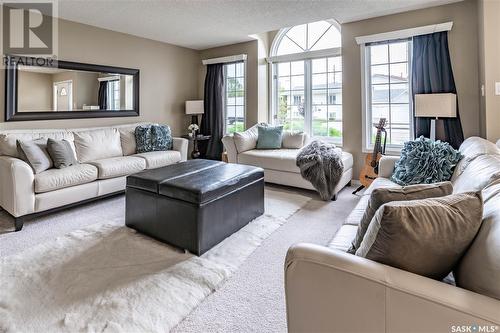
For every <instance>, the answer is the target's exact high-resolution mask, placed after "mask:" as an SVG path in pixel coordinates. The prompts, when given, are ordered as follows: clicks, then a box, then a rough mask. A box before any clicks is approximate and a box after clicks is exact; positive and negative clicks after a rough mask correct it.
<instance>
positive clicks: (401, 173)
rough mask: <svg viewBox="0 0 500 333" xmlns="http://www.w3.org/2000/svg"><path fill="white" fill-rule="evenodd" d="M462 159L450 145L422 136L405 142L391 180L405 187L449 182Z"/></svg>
mask: <svg viewBox="0 0 500 333" xmlns="http://www.w3.org/2000/svg"><path fill="white" fill-rule="evenodd" d="M461 158H462V154H461V153H460V152H459V151H458V150H455V149H454V148H453V147H452V146H450V145H449V143H447V142H441V141H439V140H437V141H432V140H430V139H426V138H424V137H423V136H421V137H420V138H418V139H415V140H413V141H408V142H405V144H404V147H403V149H402V150H401V158H400V159H399V160H398V161H397V162H396V165H395V168H394V173H393V174H392V177H391V180H392V181H393V182H395V183H397V184H399V185H403V186H406V185H412V184H431V183H438V182H443V181H448V180H450V179H451V176H452V175H453V169H454V168H455V166H456V165H457V163H458V162H459V161H460V159H461Z"/></svg>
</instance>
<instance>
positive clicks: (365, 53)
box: [360, 38, 414, 155]
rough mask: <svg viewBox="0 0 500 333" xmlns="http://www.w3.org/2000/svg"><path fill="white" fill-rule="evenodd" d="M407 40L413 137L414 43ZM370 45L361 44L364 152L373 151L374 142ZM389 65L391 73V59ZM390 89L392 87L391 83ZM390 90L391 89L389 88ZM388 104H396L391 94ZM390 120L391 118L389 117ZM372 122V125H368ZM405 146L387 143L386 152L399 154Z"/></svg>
mask: <svg viewBox="0 0 500 333" xmlns="http://www.w3.org/2000/svg"><path fill="white" fill-rule="evenodd" d="M400 41H404V39H399V38H398V39H391V40H387V41H383V42H379V43H381V44H382V43H387V44H390V43H396V42H400ZM406 42H408V45H407V52H408V59H407V62H408V64H407V67H408V95H409V96H410V98H409V101H408V104H409V112H410V114H409V124H408V127H409V139H411V138H413V135H414V134H413V133H414V119H413V98H411V96H413V94H412V90H411V80H412V76H411V67H412V61H413V55H412V43H411V39H407V40H406ZM369 51H370V46H369V45H368V46H367V45H366V44H361V45H360V52H361V94H362V112H363V114H362V120H363V121H362V141H363V146H362V151H363V153H372V152H373V148H374V144H372V143H371V142H370V141H371V134H372V130H373V126H372V124H371V123H372V108H371V105H372V104H371V100H372V96H371V86H372V84H371V54H370V52H369ZM388 61H389V62H388V63H387V64H388V66H389V75H390V64H392V63H391V62H390V59H388ZM389 82H390V81H389ZM388 85H389V89H390V84H389V83H388ZM389 91H390V90H389ZM388 104H389V105H391V104H394V103H391V100H390V95H389V101H388ZM388 120H389V119H388ZM368 124H370V127H369V126H368ZM402 148H403V144H387V146H386V153H387V154H396V155H399V154H400V153H401V149H402Z"/></svg>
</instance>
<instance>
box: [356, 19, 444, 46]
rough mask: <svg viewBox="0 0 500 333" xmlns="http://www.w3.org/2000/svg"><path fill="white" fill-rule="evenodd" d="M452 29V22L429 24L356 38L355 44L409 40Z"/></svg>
mask: <svg viewBox="0 0 500 333" xmlns="http://www.w3.org/2000/svg"><path fill="white" fill-rule="evenodd" d="M452 27H453V22H445V23H438V24H431V25H426V26H422V27H416V28H410V29H403V30H397V31H389V32H383V33H380V34H374V35H367V36H359V37H356V43H358V44H359V45H361V44H366V43H376V42H382V41H388V40H392V39H403V38H411V37H415V36H420V35H427V34H432V33H435V32H441V31H450V30H451V28H452Z"/></svg>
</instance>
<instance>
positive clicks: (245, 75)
mask: <svg viewBox="0 0 500 333" xmlns="http://www.w3.org/2000/svg"><path fill="white" fill-rule="evenodd" d="M244 56H245V59H244V60H243V80H244V83H245V89H244V91H245V100H244V104H245V105H244V106H243V118H244V119H243V128H244V129H247V102H248V97H247V96H248V88H247V86H248V85H247V59H246V54H245V55H244ZM224 58H230V57H224ZM215 59H222V58H215ZM240 61H241V60H236V61H231V62H240ZM231 62H229V61H228V62H223V63H224V64H229V63H231ZM220 63H221V62H214V64H220ZM226 93H227V91H226V89H224V101H226V98H227V96H226ZM226 119H227V109H226V105H224V135H227V134H229V133H227V128H226V125H227V121H226Z"/></svg>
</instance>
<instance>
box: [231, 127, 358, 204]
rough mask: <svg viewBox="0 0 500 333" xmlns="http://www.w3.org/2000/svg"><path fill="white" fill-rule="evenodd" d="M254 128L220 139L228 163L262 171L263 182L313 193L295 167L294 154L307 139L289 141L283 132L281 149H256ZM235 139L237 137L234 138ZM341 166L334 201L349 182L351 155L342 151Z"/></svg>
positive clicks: (295, 155)
mask: <svg viewBox="0 0 500 333" xmlns="http://www.w3.org/2000/svg"><path fill="white" fill-rule="evenodd" d="M254 128H255V127H252V128H250V129H248V130H247V131H245V132H242V133H238V134H234V135H233V134H231V135H226V136H225V137H224V138H223V139H222V142H223V143H224V148H225V149H226V153H227V157H228V161H229V163H238V164H246V165H253V166H257V167H261V168H263V169H264V179H265V181H266V182H269V183H274V184H281V185H286V186H293V187H300V188H304V189H308V190H314V187H313V186H312V185H311V183H310V182H309V181H307V180H305V179H304V178H302V176H301V175H300V169H299V168H298V167H297V165H296V164H295V162H296V158H297V154H298V153H299V151H300V150H301V149H302V147H304V146H305V145H306V144H307V141H308V139H307V136H305V135H303V140H302V142H301V143H300V142H296V140H294V139H292V138H291V136H292V133H290V132H285V133H284V134H283V146H282V148H281V149H265V150H263V149H256V143H257V134H256V131H255V130H253V129H254ZM235 136H239V137H237V138H235ZM243 141H244V142H243ZM294 141H295V142H294ZM291 147H293V148H291ZM338 149H339V150H340V148H338ZM342 162H343V164H344V171H343V174H342V178H341V179H340V182H339V183H338V185H337V186H336V188H335V197H334V200H335V199H336V194H337V193H338V192H339V191H340V190H341V189H342V188H344V187H345V186H346V185H348V184H350V182H351V180H352V166H353V158H352V154H350V153H348V152H345V151H342Z"/></svg>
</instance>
